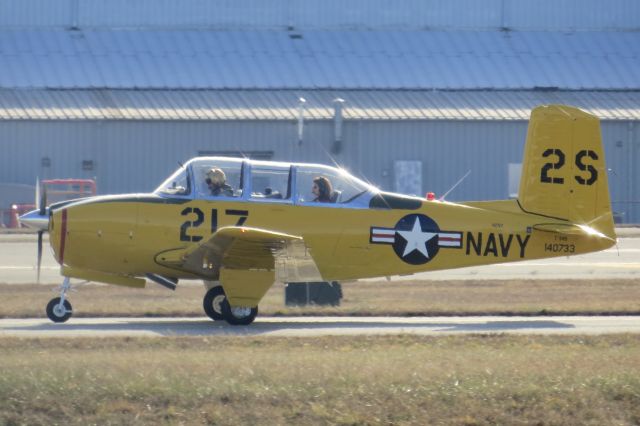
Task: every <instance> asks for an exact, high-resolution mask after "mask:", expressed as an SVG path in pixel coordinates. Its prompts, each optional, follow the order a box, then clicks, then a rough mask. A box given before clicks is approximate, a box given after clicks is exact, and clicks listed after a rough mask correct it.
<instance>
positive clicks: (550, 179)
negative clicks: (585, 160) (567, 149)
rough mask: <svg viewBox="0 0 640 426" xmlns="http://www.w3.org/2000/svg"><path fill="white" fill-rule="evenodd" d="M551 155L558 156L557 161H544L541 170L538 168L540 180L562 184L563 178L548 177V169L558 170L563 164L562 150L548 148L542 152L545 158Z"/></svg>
mask: <svg viewBox="0 0 640 426" xmlns="http://www.w3.org/2000/svg"><path fill="white" fill-rule="evenodd" d="M551 155H555V156H556V157H558V161H556V162H555V163H545V165H544V166H542V170H540V182H542V183H557V184H562V183H564V178H561V177H549V170H551V169H554V170H558V169H560V168H561V167H562V166H564V158H565V157H564V152H562V151H561V150H559V149H554V148H549V149H547V150H546V151H545V152H543V153H542V156H543V157H545V158H546V157H549V156H551Z"/></svg>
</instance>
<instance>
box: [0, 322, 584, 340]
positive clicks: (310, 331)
mask: <svg viewBox="0 0 640 426" xmlns="http://www.w3.org/2000/svg"><path fill="white" fill-rule="evenodd" d="M79 320H81V319H79ZM105 321H108V320H105ZM572 328H575V326H574V325H573V324H568V323H563V322H559V321H553V320H545V319H540V320H536V319H530V320H525V321H509V320H487V321H483V322H478V323H469V322H464V321H460V322H455V321H446V322H445V321H443V322H438V321H434V322H415V319H413V320H411V321H409V320H407V321H402V320H400V321H398V320H397V319H394V320H393V321H388V322H387V321H384V320H380V321H373V322H361V321H353V320H342V319H341V320H335V321H322V322H315V321H312V320H309V321H305V320H302V321H296V322H291V321H287V320H284V319H283V320H282V321H269V322H260V320H259V319H258V320H257V321H256V322H255V323H253V324H252V325H250V326H232V325H228V324H226V323H225V322H213V321H210V320H202V321H193V320H185V321H175V320H172V321H162V320H158V321H148V320H146V321H142V320H138V319H126V320H118V321H117V322H105V323H99V324H95V323H93V324H74V323H73V319H71V320H70V321H69V322H68V323H65V324H53V323H39V324H34V325H24V326H18V325H15V326H9V327H3V329H4V330H6V331H13V332H25V333H43V332H44V333H46V332H48V331H50V332H51V334H55V335H65V334H69V335H76V336H78V335H82V336H85V335H86V336H87V337H90V336H104V335H110V336H117V335H123V336H129V335H161V336H211V335H219V336H260V335H268V334H273V335H282V336H297V335H299V336H306V335H308V336H313V335H333V334H336V335H339V334H350V335H353V334H404V333H408V334H434V335H437V334H449V333H470V334H473V333H481V334H482V333H502V332H517V331H522V332H526V331H533V330H535V331H538V332H540V333H545V332H547V331H550V330H561V329H572Z"/></svg>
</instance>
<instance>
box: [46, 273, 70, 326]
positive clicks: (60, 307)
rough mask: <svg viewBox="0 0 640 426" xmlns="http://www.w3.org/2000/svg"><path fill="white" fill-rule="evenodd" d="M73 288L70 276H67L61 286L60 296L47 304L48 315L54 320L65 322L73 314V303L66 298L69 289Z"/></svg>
mask: <svg viewBox="0 0 640 426" xmlns="http://www.w3.org/2000/svg"><path fill="white" fill-rule="evenodd" d="M70 288H71V282H70V280H69V277H65V278H64V281H63V283H62V287H60V297H54V298H53V299H51V300H50V301H49V303H48V304H47V317H49V319H50V320H51V321H53V322H65V321H67V320H68V319H69V318H71V315H73V308H72V307H71V303H69V301H68V300H67V299H66V295H67V291H69V289H70Z"/></svg>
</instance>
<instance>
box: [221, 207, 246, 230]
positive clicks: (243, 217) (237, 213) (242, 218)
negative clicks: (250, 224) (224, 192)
mask: <svg viewBox="0 0 640 426" xmlns="http://www.w3.org/2000/svg"><path fill="white" fill-rule="evenodd" d="M225 214H226V215H227V216H240V217H239V218H238V221H237V222H236V226H242V225H244V223H245V222H246V221H247V217H248V216H249V211H248V210H225Z"/></svg>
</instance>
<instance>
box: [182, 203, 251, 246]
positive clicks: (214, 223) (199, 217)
mask: <svg viewBox="0 0 640 426" xmlns="http://www.w3.org/2000/svg"><path fill="white" fill-rule="evenodd" d="M224 213H225V215H227V216H238V221H237V222H236V224H235V226H242V225H244V223H245V222H246V220H247V217H249V211H248V210H230V209H227V210H225V212H224ZM180 215H181V216H192V215H195V217H194V219H195V220H187V221H186V222H184V223H183V224H182V225H180V241H188V242H198V241H200V240H202V237H201V236H200V235H189V234H188V231H189V228H198V227H199V226H200V225H202V224H203V223H204V212H203V211H202V210H200V209H199V208H198V207H187V208H185V209H184V210H182V212H180ZM210 223H211V233H212V234H213V233H215V232H216V231H217V230H218V209H211V222H210Z"/></svg>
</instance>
